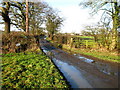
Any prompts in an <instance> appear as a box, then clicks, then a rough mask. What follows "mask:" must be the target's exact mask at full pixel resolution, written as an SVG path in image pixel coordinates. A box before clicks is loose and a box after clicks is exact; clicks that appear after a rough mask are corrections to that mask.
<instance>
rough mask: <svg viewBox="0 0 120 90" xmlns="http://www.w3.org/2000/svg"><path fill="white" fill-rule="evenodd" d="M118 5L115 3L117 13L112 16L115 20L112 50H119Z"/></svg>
mask: <svg viewBox="0 0 120 90" xmlns="http://www.w3.org/2000/svg"><path fill="white" fill-rule="evenodd" d="M117 4H118V3H117V2H115V3H114V8H115V13H114V14H113V15H112V20H113V29H112V38H111V39H112V43H111V45H110V50H113V49H116V48H117V39H118V31H117V28H118V26H119V7H118V5H117Z"/></svg>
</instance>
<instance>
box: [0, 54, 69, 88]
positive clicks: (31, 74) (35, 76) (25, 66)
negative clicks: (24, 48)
mask: <svg viewBox="0 0 120 90" xmlns="http://www.w3.org/2000/svg"><path fill="white" fill-rule="evenodd" d="M1 67H2V88H18V89H22V88H67V87H69V86H68V85H67V84H66V81H65V80H64V78H63V76H62V75H61V74H60V73H59V71H58V70H57V69H56V68H55V66H54V64H53V63H52V62H51V60H50V59H49V58H48V57H46V56H45V55H43V54H37V53H33V52H27V53H26V54H24V53H10V54H3V55H2V64H1Z"/></svg>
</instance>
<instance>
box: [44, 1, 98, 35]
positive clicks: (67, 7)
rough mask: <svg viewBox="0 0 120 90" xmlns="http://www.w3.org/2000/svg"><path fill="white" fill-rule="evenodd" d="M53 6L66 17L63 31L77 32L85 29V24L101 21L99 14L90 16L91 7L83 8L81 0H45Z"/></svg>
mask: <svg viewBox="0 0 120 90" xmlns="http://www.w3.org/2000/svg"><path fill="white" fill-rule="evenodd" d="M45 1H47V2H48V3H49V4H50V6H52V7H53V8H57V9H58V10H59V11H61V13H60V15H61V16H62V17H65V21H64V23H63V25H64V26H63V27H62V32H77V33H80V30H82V29H83V25H85V24H91V23H95V22H98V21H99V16H98V15H96V16H95V17H94V18H93V17H90V15H89V12H90V11H89V9H81V8H80V6H79V3H80V0H64V1H63V0H45Z"/></svg>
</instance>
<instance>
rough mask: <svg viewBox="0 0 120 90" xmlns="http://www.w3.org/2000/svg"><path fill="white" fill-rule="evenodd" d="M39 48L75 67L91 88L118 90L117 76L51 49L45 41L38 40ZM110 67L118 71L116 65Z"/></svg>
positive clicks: (65, 53) (49, 44) (59, 50)
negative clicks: (113, 89) (114, 89)
mask: <svg viewBox="0 0 120 90" xmlns="http://www.w3.org/2000/svg"><path fill="white" fill-rule="evenodd" d="M40 47H41V48H42V47H44V48H46V49H47V50H48V51H50V52H51V53H52V54H53V57H54V58H56V59H57V60H61V61H63V62H66V63H68V64H70V65H72V66H74V67H76V68H77V69H78V70H79V71H80V72H81V73H82V75H83V76H84V78H85V79H86V80H87V81H88V83H89V84H90V85H91V86H92V87H93V88H118V76H115V75H113V76H112V75H107V74H105V73H103V72H101V71H99V70H98V68H96V67H95V66H94V65H92V64H89V63H86V62H83V61H82V60H81V59H78V58H77V57H75V56H74V55H70V54H69V53H67V52H65V51H63V50H61V49H57V48H55V47H53V46H52V44H51V43H50V42H48V41H47V40H45V39H40ZM112 65H113V67H114V68H115V69H118V64H112ZM74 74H75V73H74ZM77 78H79V77H77Z"/></svg>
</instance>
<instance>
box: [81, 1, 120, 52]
mask: <svg viewBox="0 0 120 90" xmlns="http://www.w3.org/2000/svg"><path fill="white" fill-rule="evenodd" d="M80 5H82V6H84V7H90V8H91V9H92V14H95V13H97V12H98V11H100V10H103V11H104V13H106V14H108V15H110V16H111V18H112V23H113V28H112V35H111V40H112V43H111V46H110V47H111V50H113V49H115V48H116V46H117V38H118V31H117V28H118V26H119V25H120V21H119V17H120V16H119V13H120V5H119V0H110V1H101V0H94V1H91V0H87V1H85V2H81V3H80Z"/></svg>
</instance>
